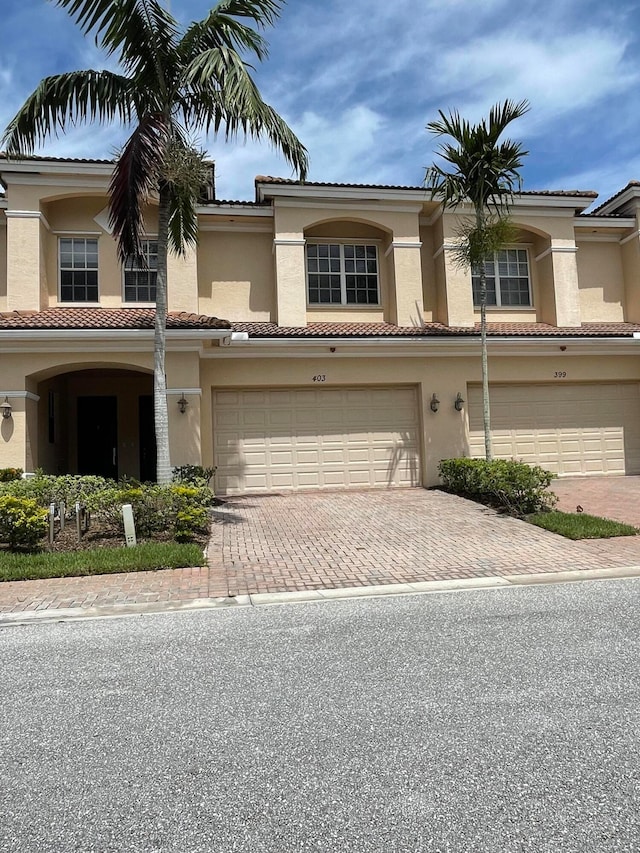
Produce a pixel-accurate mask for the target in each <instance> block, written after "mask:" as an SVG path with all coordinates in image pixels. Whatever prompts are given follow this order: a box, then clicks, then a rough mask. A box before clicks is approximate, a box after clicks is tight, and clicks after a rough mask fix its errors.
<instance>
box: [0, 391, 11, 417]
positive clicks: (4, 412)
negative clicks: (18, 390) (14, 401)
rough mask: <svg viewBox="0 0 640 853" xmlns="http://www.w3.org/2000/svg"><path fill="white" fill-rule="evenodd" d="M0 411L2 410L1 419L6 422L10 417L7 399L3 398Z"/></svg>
mask: <svg viewBox="0 0 640 853" xmlns="http://www.w3.org/2000/svg"><path fill="white" fill-rule="evenodd" d="M0 409H2V417H3V418H5V419H6V420H8V419H9V418H10V417H11V403H10V402H9V399H8V397H5V398H4V403H2V405H0Z"/></svg>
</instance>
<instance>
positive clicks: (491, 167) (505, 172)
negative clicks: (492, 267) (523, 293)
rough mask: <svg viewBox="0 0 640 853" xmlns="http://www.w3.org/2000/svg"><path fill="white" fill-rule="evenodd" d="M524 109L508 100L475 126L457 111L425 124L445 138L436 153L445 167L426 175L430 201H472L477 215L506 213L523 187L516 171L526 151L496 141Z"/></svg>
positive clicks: (508, 142)
mask: <svg viewBox="0 0 640 853" xmlns="http://www.w3.org/2000/svg"><path fill="white" fill-rule="evenodd" d="M528 109H529V105H528V103H527V102H526V101H520V102H518V103H516V102H514V101H509V100H507V101H505V102H504V103H502V104H496V105H495V106H494V107H492V109H491V111H490V114H489V118H488V120H487V119H483V120H482V121H480V122H478V124H475V125H473V124H471V123H470V122H469V121H467V120H466V119H463V118H461V117H460V115H459V113H458V112H457V111H456V110H453V111H451V113H450V114H449V115H446V114H445V113H443V112H442V110H440V111H439V116H440V118H439V119H437V120H436V121H432V122H429V124H428V125H427V129H428V130H429V131H430V132H431V133H433V134H434V135H435V136H437V137H442V136H444V137H448V138H449V139H448V140H445V141H443V142H441V143H440V145H439V146H438V149H437V154H438V155H439V157H440V158H441V160H442V161H443V163H444V165H440V164H438V163H436V164H434V165H433V166H431V167H430V168H429V169H428V170H427V172H426V174H425V185H426V187H427V188H428V189H430V190H431V197H432V198H439V199H441V200H442V202H443V204H444V205H445V206H446V207H453V206H455V205H457V204H460V203H461V202H463V201H470V202H471V204H473V206H474V208H475V209H476V211H480V210H483V209H486V208H491V209H493V210H494V211H495V212H496V213H498V212H500V211H504V210H505V209H506V206H507V205H508V202H509V201H510V199H511V198H512V196H513V193H514V192H515V190H516V188H519V187H520V186H521V182H520V181H521V179H520V173H519V170H520V168H521V167H522V160H523V158H524V157H525V156H526V154H527V153H528V152H527V151H525V150H524V148H523V147H522V146H521V145H520V143H517V142H512V141H511V140H504V141H503V142H502V143H500V142H499V140H500V137H501V136H502V134H503V133H504V131H505V129H506V127H507V126H508V125H509V124H510V122H512V121H514V119H516V118H519V117H520V116H522V115H524V114H525V113H526V112H527V111H528ZM449 140H451V141H449Z"/></svg>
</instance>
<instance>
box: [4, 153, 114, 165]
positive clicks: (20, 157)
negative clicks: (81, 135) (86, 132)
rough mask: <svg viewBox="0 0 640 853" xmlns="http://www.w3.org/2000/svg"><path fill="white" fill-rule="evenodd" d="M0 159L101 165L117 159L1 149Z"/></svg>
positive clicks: (109, 163) (110, 163) (111, 162)
mask: <svg viewBox="0 0 640 853" xmlns="http://www.w3.org/2000/svg"><path fill="white" fill-rule="evenodd" d="M0 160H20V161H23V160H35V161H36V162H39V163H96V164H100V165H112V164H113V163H115V160H94V159H92V158H90V157H42V156H39V155H38V154H20V155H18V154H12V155H11V157H10V156H9V155H8V154H7V153H6V151H0Z"/></svg>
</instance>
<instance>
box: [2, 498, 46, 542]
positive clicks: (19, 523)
mask: <svg viewBox="0 0 640 853" xmlns="http://www.w3.org/2000/svg"><path fill="white" fill-rule="evenodd" d="M47 518H48V514H47V510H46V509H44V508H43V507H41V506H38V504H37V503H36V501H34V500H30V499H29V498H16V497H13V496H12V495H0V542H5V543H7V544H8V545H9V548H11V550H12V551H15V550H16V549H18V548H35V547H37V545H38V543H39V542H40V540H41V539H42V537H43V536H44V535H45V533H46V532H47Z"/></svg>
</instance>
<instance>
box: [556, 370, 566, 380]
mask: <svg viewBox="0 0 640 853" xmlns="http://www.w3.org/2000/svg"><path fill="white" fill-rule="evenodd" d="M553 378H554V379H566V378H567V371H566V370H556V372H555V373H554V374H553Z"/></svg>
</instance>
